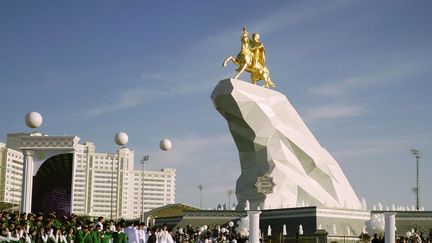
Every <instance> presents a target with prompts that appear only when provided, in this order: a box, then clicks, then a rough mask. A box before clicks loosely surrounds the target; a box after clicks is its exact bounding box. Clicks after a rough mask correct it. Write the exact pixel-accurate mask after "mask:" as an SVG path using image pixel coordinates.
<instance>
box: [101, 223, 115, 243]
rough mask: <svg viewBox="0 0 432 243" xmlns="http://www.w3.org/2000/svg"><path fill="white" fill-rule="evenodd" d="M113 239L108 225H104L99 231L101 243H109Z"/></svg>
mask: <svg viewBox="0 0 432 243" xmlns="http://www.w3.org/2000/svg"><path fill="white" fill-rule="evenodd" d="M112 238H113V232H111V230H110V227H109V224H104V228H103V230H102V231H101V243H111V239H112Z"/></svg>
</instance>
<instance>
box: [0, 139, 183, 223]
mask: <svg viewBox="0 0 432 243" xmlns="http://www.w3.org/2000/svg"><path fill="white" fill-rule="evenodd" d="M25 139H31V140H32V141H33V140H34V141H33V143H31V142H30V143H29V142H27V143H25V142H24V143H23V142H22V141H24V140H25ZM21 140H22V141H21ZM39 140H40V141H39ZM78 140H79V138H78V137H71V136H56V137H50V136H46V135H40V134H39V135H30V134H22V133H19V134H9V135H8V143H7V145H5V144H3V143H0V155H1V156H0V190H1V191H0V202H1V203H3V204H5V205H15V206H17V205H16V204H17V202H20V200H21V190H20V189H21V186H22V180H23V179H22V171H23V161H25V156H24V155H23V153H22V152H21V151H20V149H19V147H20V146H21V145H22V144H35V145H34V146H35V149H32V148H29V147H28V145H27V146H26V150H29V149H30V150H32V151H36V152H34V155H33V161H34V165H35V166H34V168H36V171H35V172H34V175H35V177H33V178H36V177H37V176H38V174H39V172H41V174H43V173H47V171H49V170H47V168H50V169H51V172H49V173H52V169H53V168H57V167H55V166H57V165H56V163H57V164H59V163H61V166H62V167H61V168H68V169H66V170H69V172H66V174H65V175H64V176H63V177H65V178H66V177H67V178H69V177H70V178H71V179H70V180H71V182H70V183H69V185H70V189H69V188H68V190H69V191H70V195H69V197H70V199H69V198H68V201H69V202H68V204H67V205H68V207H70V212H73V213H76V214H78V215H88V216H94V217H97V216H105V217H107V218H114V219H119V218H123V219H136V218H140V217H141V215H142V213H143V212H146V211H149V210H151V209H153V208H157V207H160V206H164V205H167V204H173V203H174V202H175V179H176V178H175V175H176V174H175V172H176V171H175V169H172V168H163V169H161V170H160V171H148V170H146V171H144V174H143V170H142V169H135V168H134V151H131V150H130V149H128V148H125V147H123V148H120V149H119V150H118V151H117V152H115V153H98V152H96V148H95V146H94V144H93V143H89V142H86V143H84V144H78ZM53 141H54V142H53ZM71 141H75V142H74V143H72V142H71ZM57 143H58V144H61V145H62V147H61V150H58V149H57V150H54V148H57V147H56V144H57ZM20 144H21V145H20ZM65 144H66V145H65ZM36 145H41V146H39V147H36ZM21 147H22V146H21ZM65 155H67V156H65ZM59 156H60V157H59ZM59 158H60V159H59ZM59 161H60V162H59ZM47 164H50V165H49V166H45V165H47ZM59 166H60V165H59ZM140 167H141V166H140ZM59 168H60V167H59ZM69 168H70V169H69ZM45 170H47V171H45ZM59 170H60V169H59ZM38 171H39V172H38ZM62 171H64V169H63V170H62ZM42 172H43V173H42ZM59 173H60V172H59ZM61 173H64V172H61ZM35 181H36V180H35V179H34V182H35ZM69 185H68V187H69ZM34 190H35V185H34V186H33V191H34ZM33 200H35V198H33Z"/></svg>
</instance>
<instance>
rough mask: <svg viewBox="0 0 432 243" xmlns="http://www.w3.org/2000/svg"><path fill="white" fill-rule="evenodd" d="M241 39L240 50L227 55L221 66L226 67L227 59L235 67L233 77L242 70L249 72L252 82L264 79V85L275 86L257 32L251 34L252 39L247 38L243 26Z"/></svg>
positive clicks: (247, 35) (236, 76)
mask: <svg viewBox="0 0 432 243" xmlns="http://www.w3.org/2000/svg"><path fill="white" fill-rule="evenodd" d="M240 39H241V43H242V46H241V50H240V52H239V54H237V57H236V58H235V57H233V56H229V57H228V58H227V59H225V61H224V62H223V66H224V67H226V65H227V63H228V61H232V62H233V63H234V64H235V65H236V66H238V67H237V69H236V71H237V74H236V75H235V76H234V77H233V78H234V79H237V78H238V77H239V76H240V74H242V73H243V72H244V71H246V72H249V73H250V74H251V80H252V83H253V84H256V83H257V82H258V81H259V80H264V85H263V86H264V87H266V88H268V87H273V88H274V87H275V84H274V83H273V82H272V81H271V79H270V72H269V70H268V69H267V67H266V66H265V51H264V45H263V44H262V42H261V41H260V39H259V34H258V33H253V34H252V40H250V39H249V33H248V32H247V30H246V27H243V35H242V36H240Z"/></svg>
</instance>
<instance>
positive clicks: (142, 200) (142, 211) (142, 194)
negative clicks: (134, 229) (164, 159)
mask: <svg viewBox="0 0 432 243" xmlns="http://www.w3.org/2000/svg"><path fill="white" fill-rule="evenodd" d="M149 157H150V156H149V155H147V154H146V155H144V157H143V158H142V159H141V164H142V165H143V167H142V192H141V217H142V218H141V222H144V178H145V165H146V164H147V163H148V161H149Z"/></svg>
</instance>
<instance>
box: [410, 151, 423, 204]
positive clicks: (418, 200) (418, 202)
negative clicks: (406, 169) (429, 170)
mask: <svg viewBox="0 0 432 243" xmlns="http://www.w3.org/2000/svg"><path fill="white" fill-rule="evenodd" d="M411 153H412V154H413V155H414V156H415V157H416V162H417V177H416V182H417V183H416V184H417V185H416V187H414V188H413V191H414V193H415V194H416V207H417V211H418V210H419V209H420V175H419V170H420V165H419V162H420V158H421V151H420V150H418V149H411Z"/></svg>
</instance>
